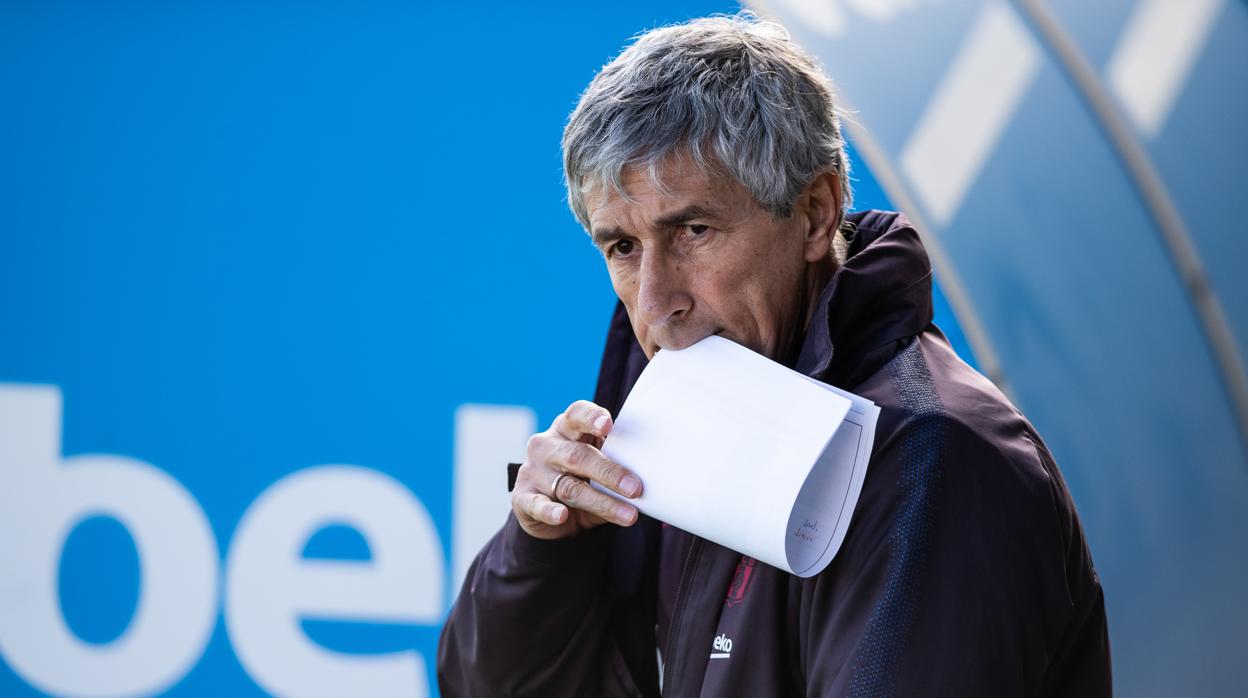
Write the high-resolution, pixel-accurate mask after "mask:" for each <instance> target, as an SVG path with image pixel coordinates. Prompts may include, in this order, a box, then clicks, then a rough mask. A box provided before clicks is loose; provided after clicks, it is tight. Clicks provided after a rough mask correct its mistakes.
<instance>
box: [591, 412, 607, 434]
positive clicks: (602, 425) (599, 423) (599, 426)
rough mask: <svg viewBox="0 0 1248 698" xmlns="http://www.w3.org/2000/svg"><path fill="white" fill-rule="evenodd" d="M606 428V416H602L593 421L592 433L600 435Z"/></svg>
mask: <svg viewBox="0 0 1248 698" xmlns="http://www.w3.org/2000/svg"><path fill="white" fill-rule="evenodd" d="M606 428H607V415H605V414H604V415H602V416H601V417H599V418H598V419H595V420H594V431H596V432H598V433H602V430H603V429H606Z"/></svg>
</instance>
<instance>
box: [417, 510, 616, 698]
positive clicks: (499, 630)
mask: <svg viewBox="0 0 1248 698" xmlns="http://www.w3.org/2000/svg"><path fill="white" fill-rule="evenodd" d="M612 529H613V527H610V526H600V527H598V528H595V529H593V530H590V531H587V532H585V533H583V534H581V535H579V536H575V537H573V538H567V539H563V540H556V541H547V540H540V539H537V538H533V537H532V536H530V535H528V534H527V533H525V532H524V530H523V529H522V528H521V527H520V525H519V523H518V522H517V521H516V519H515V516H514V515H510V516H508V519H507V523H506V524H504V525H503V528H502V529H501V530H500V531H499V532H498V533H497V534H495V536H494V537H493V538H492V539H491V540H490V542H489V543H487V544H486V546H485V548H484V549H482V551H481V553H480V554H478V556H477V558H476V560H475V561H474V562H473V565H472V567H471V568H469V570H468V574H467V575H466V577H465V580H464V586H463V588H462V589H461V591H460V594H459V598H458V600H457V601H456V603H455V606H454V608H452V609H451V613H450V616H449V617H448V618H447V621H446V624H445V626H444V627H443V629H442V636H441V640H440V642H439V644H438V685H439V688H440V689H441V692H442V695H443V696H447V697H448V698H451V697H454V696H528V695H541V696H577V695H586V694H587V693H586V691H590V692H592V689H590V688H589V687H594V686H597V685H598V684H599V682H600V681H601V677H600V676H599V672H601V670H602V667H603V665H604V662H603V661H601V660H600V658H601V656H602V654H603V652H604V638H605V637H606V636H607V633H606V625H607V623H608V622H609V617H610V603H609V601H608V595H607V594H606V593H604V592H603V584H604V580H605V569H606V560H607V552H608V548H609V544H610V536H611V535H612Z"/></svg>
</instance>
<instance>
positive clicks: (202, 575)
mask: <svg viewBox="0 0 1248 698" xmlns="http://www.w3.org/2000/svg"><path fill="white" fill-rule="evenodd" d="M60 435H61V394H60V391H59V390H57V389H56V388H53V387H44V386H0V559H3V560H4V565H5V569H4V575H3V581H2V582H0V583H2V584H3V587H0V653H3V655H4V658H5V660H6V661H7V662H8V663H9V664H10V666H12V667H13V669H14V671H16V672H17V673H18V675H20V676H21V677H22V678H23V679H25V680H26V681H27V682H29V683H30V684H31V685H32V686H35V687H36V688H39V689H40V690H43V691H47V692H49V693H70V694H75V695H82V696H117V695H131V694H135V693H155V692H159V691H161V690H162V689H164V688H167V687H168V686H170V685H172V684H173V683H174V682H176V681H177V680H178V679H180V678H181V677H182V676H183V675H184V674H185V673H186V672H187V671H188V670H189V669H190V668H191V667H192V666H194V664H195V662H196V661H197V660H198V659H199V656H200V654H201V653H202V652H203V650H204V645H205V644H206V643H207V642H208V638H209V637H210V636H211V635H212V627H213V624H214V622H215V621H216V611H217V564H216V562H217V557H218V553H217V544H216V541H215V539H214V538H213V535H212V529H211V528H210V527H209V526H208V521H207V519H206V518H205V517H204V512H203V510H201V509H200V507H199V505H198V504H197V503H196V501H195V499H194V498H193V497H192V496H191V494H190V493H189V492H187V491H186V489H185V488H184V487H183V486H182V485H181V484H179V483H178V481H177V480H174V479H173V478H172V477H170V476H169V475H168V474H166V473H165V472H164V471H162V470H159V469H158V468H156V467H154V466H152V465H149V464H147V463H143V462H141V461H137V460H134V459H131V458H123V457H121V456H105V455H92V456H76V457H73V458H67V459H65V460H64V462H63V463H62V462H61V438H60ZM98 514H103V515H106V516H110V517H113V518H115V519H116V520H117V521H119V522H120V523H121V524H122V525H124V526H125V527H126V529H127V530H128V531H129V532H130V535H131V537H132V538H133V539H134V545H135V548H136V550H137V551H138V554H139V570H140V579H141V583H140V592H141V593H140V595H139V600H138V604H137V606H136V608H135V612H134V617H133V618H132V619H131V620H130V624H129V626H128V627H127V628H126V630H125V631H124V632H123V633H122V634H121V636H120V637H118V638H117V639H116V640H114V641H112V642H110V643H108V644H105V645H93V644H89V643H86V642H83V641H82V640H80V639H79V638H78V637H77V636H75V635H74V634H73V632H72V631H71V630H70V629H69V627H68V625H67V624H66V623H65V620H64V618H63V616H62V614H61V608H60V601H59V598H58V596H57V589H58V585H57V575H58V572H59V567H60V565H59V563H60V556H61V549H62V547H63V546H64V544H65V539H66V537H67V536H68V535H69V533H70V532H71V531H72V530H73V529H74V526H75V525H76V524H77V522H79V521H81V520H82V519H84V518H87V517H89V516H92V515H98Z"/></svg>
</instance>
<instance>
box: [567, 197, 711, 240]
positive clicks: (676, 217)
mask: <svg viewBox="0 0 1248 698" xmlns="http://www.w3.org/2000/svg"><path fill="white" fill-rule="evenodd" d="M699 218H716V216H715V214H714V212H712V211H711V210H710V209H708V208H706V207H704V206H701V205H699V204H690V205H688V206H685V207H684V208H681V209H677V210H675V211H672V212H671V213H666V214H664V215H662V216H660V217H659V218H658V219H657V220H656V221H655V222H654V225H655V227H656V228H675V227H677V226H680V225H684V224H685V223H688V222H689V221H692V220H697V219H699ZM590 237H591V238H592V239H593V241H594V245H596V246H597V247H600V248H601V247H605V246H606V245H609V244H610V243H612V242H615V241H616V240H619V239H620V238H624V237H628V233H626V232H624V230H623V229H622V228H618V227H612V228H599V229H595V230H594V231H593V232H591V233H590Z"/></svg>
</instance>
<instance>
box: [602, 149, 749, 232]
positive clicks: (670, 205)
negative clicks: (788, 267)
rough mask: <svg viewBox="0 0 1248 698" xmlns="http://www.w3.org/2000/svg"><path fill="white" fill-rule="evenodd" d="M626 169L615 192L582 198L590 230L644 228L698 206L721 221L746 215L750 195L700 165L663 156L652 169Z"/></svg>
mask: <svg viewBox="0 0 1248 698" xmlns="http://www.w3.org/2000/svg"><path fill="white" fill-rule="evenodd" d="M657 179H658V180H659V182H661V186H660V185H659V184H656V182H655V181H654V178H652V176H651V174H650V171H649V168H647V167H644V166H630V167H626V168H624V170H622V171H621V173H620V185H621V186H620V189H621V190H622V193H621V192H620V191H616V190H615V189H614V188H613V187H610V186H599V187H596V188H595V189H594V190H592V191H590V192H589V193H588V194H586V196H585V207H586V210H587V212H588V214H589V221H590V227H591V229H595V230H596V229H599V228H606V227H612V228H614V227H619V226H623V225H625V224H630V223H631V224H632V225H645V226H649V225H651V224H653V222H654V221H655V220H657V219H661V218H663V217H664V216H666V215H667V214H670V213H671V212H674V211H679V210H684V209H688V208H691V207H697V208H699V209H701V210H703V211H705V212H707V213H708V214H712V215H715V216H719V217H724V218H729V217H732V218H735V217H739V216H741V215H748V214H749V213H751V212H752V211H751V209H754V208H757V204H755V203H754V197H753V196H751V195H750V194H749V192H748V190H746V188H745V187H744V186H742V185H741V184H740V183H739V182H737V181H736V180H735V179H732V178H731V177H728V176H725V175H722V174H720V173H718V172H716V171H714V170H710V169H707V168H704V167H699V166H698V165H697V164H695V163H693V162H691V161H689V160H688V159H687V158H668V159H667V160H665V161H663V162H662V163H661V164H660V166H659V167H658V168H657Z"/></svg>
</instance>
